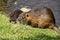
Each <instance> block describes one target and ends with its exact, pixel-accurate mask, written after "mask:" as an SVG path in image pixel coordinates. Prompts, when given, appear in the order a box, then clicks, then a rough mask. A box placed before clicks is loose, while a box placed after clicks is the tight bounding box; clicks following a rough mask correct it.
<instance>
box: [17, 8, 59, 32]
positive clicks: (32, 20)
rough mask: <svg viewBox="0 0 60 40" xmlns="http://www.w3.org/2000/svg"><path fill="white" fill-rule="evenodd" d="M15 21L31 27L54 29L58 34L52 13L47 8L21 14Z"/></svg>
mask: <svg viewBox="0 0 60 40" xmlns="http://www.w3.org/2000/svg"><path fill="white" fill-rule="evenodd" d="M19 19H21V20H19ZM17 20H18V21H19V22H21V23H26V24H29V25H32V26H33V27H38V28H50V29H54V30H55V31H57V32H58V33H60V31H59V30H58V28H57V26H56V23H55V18H54V15H53V12H52V11H51V9H50V8H47V7H40V8H35V9H32V10H31V11H29V12H26V13H22V14H21V15H20V16H19V17H18V19H17Z"/></svg>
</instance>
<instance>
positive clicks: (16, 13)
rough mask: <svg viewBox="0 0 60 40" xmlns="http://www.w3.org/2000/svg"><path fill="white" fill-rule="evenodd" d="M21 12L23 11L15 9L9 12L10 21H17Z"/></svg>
mask: <svg viewBox="0 0 60 40" xmlns="http://www.w3.org/2000/svg"><path fill="white" fill-rule="evenodd" d="M21 13H22V11H21V10H15V11H13V12H11V13H9V21H10V22H11V21H14V22H16V19H17V18H18V16H19V14H21Z"/></svg>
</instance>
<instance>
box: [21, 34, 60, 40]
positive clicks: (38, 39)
mask: <svg viewBox="0 0 60 40" xmlns="http://www.w3.org/2000/svg"><path fill="white" fill-rule="evenodd" d="M21 40H22V39H21ZM24 40H60V36H56V37H51V36H48V35H46V34H43V33H42V34H39V35H36V36H35V37H29V38H24Z"/></svg>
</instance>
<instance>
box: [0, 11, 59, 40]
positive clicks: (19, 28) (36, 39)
mask: <svg viewBox="0 0 60 40" xmlns="http://www.w3.org/2000/svg"><path fill="white" fill-rule="evenodd" d="M0 40H60V35H59V34H58V33H56V32H55V31H54V30H52V29H40V28H33V27H31V26H29V25H23V24H18V23H17V24H13V23H10V22H9V21H8V17H6V16H5V15H4V14H2V12H0Z"/></svg>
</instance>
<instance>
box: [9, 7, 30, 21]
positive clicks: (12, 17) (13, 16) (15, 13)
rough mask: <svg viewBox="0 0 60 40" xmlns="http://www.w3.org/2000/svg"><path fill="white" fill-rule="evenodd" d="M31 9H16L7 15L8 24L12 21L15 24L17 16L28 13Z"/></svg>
mask: <svg viewBox="0 0 60 40" xmlns="http://www.w3.org/2000/svg"><path fill="white" fill-rule="evenodd" d="M30 10H31V9H30V8H27V7H22V8H21V9H18V10H15V11H13V12H11V13H9V20H10V22H11V21H14V22H16V19H17V18H18V16H19V15H20V14H21V13H23V12H28V11H30Z"/></svg>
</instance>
